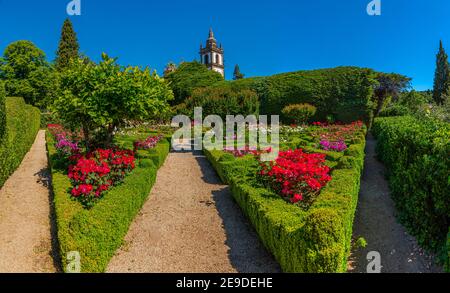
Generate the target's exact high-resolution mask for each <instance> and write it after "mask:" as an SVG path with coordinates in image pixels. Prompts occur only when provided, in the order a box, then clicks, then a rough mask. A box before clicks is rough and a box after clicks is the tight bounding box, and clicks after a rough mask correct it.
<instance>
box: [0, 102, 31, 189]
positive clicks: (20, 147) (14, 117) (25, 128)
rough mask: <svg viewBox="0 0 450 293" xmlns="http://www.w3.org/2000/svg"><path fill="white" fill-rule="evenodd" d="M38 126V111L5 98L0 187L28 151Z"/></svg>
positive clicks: (0, 142)
mask: <svg viewBox="0 0 450 293" xmlns="http://www.w3.org/2000/svg"><path fill="white" fill-rule="evenodd" d="M39 125H40V112H39V109H37V108H35V107H32V106H30V105H27V104H25V101H24V100H23V99H22V98H6V133H5V136H4V139H3V141H0V187H2V186H3V184H4V183H5V181H6V179H8V177H9V176H10V175H11V174H12V173H13V172H14V171H15V170H16V169H17V167H19V165H20V163H21V162H22V159H23V157H24V156H25V154H26V153H27V152H28V151H29V150H30V147H31V145H32V144H33V142H34V140H35V138H36V134H37V132H38V130H39Z"/></svg>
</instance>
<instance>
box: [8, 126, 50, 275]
mask: <svg viewBox="0 0 450 293" xmlns="http://www.w3.org/2000/svg"><path fill="white" fill-rule="evenodd" d="M49 178H50V175H49V172H48V169H47V152H46V147H45V131H43V130H41V131H39V133H38V135H37V137H36V140H35V142H34V144H33V146H32V147H31V149H30V151H29V152H28V153H27V154H26V156H25V158H24V159H23V161H22V163H21V165H20V167H19V168H18V169H17V170H16V171H15V172H14V174H13V175H11V177H10V178H9V179H8V180H7V181H6V183H5V185H4V186H3V187H2V189H0V272H3V273H6V272H30V273H31V272H55V271H57V268H58V265H56V263H55V261H54V257H53V256H54V255H56V254H55V253H54V251H55V250H54V247H55V245H54V243H52V241H53V240H52V239H55V238H54V237H52V231H53V229H52V216H51V214H52V213H51V206H50V202H51V200H50V198H51V195H50V192H49V188H48V186H49V184H50V179H49ZM55 259H56V258H55Z"/></svg>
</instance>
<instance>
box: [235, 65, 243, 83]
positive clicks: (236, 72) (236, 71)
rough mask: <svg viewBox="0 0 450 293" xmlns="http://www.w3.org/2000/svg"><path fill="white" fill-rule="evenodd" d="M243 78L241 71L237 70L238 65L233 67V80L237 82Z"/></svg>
mask: <svg viewBox="0 0 450 293" xmlns="http://www.w3.org/2000/svg"><path fill="white" fill-rule="evenodd" d="M243 78H244V75H243V74H242V73H241V70H240V69H239V65H237V64H236V66H235V67H234V73H233V79H234V80H238V79H243Z"/></svg>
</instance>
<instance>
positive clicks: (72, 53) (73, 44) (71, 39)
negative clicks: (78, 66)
mask: <svg viewBox="0 0 450 293" xmlns="http://www.w3.org/2000/svg"><path fill="white" fill-rule="evenodd" d="M79 48H80V47H79V45H78V40H77V35H76V33H75V31H74V29H73V25H72V22H71V21H70V19H68V18H67V19H66V20H65V21H64V24H63V27H62V31H61V39H60V41H59V46H58V51H57V52H56V60H55V63H56V69H57V70H58V71H61V70H63V69H64V68H66V67H67V66H68V64H69V62H70V60H71V59H73V58H78V57H79V53H78V50H79Z"/></svg>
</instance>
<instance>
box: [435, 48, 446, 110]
mask: <svg viewBox="0 0 450 293" xmlns="http://www.w3.org/2000/svg"><path fill="white" fill-rule="evenodd" d="M449 88H450V68H449V64H448V55H447V53H445V50H444V46H443V45H442V41H440V43H439V52H438V54H437V56H436V71H435V74H434V85H433V100H434V101H435V102H436V103H437V104H442V103H443V101H444V97H445V96H447V95H448V94H449V93H448V91H449Z"/></svg>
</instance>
